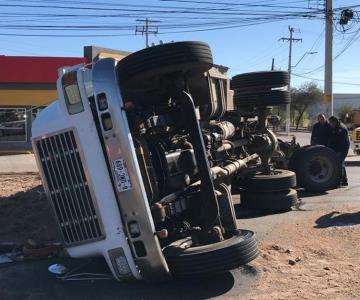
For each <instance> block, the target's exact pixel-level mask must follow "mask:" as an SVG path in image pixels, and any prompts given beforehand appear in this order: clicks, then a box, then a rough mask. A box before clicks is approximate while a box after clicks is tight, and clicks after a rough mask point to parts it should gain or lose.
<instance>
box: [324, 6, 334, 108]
mask: <svg viewBox="0 0 360 300" xmlns="http://www.w3.org/2000/svg"><path fill="white" fill-rule="evenodd" d="M325 12H326V23H325V78H324V80H325V81H324V82H325V84H324V92H325V93H324V100H325V101H326V102H328V103H330V114H331V115H333V114H334V103H333V90H332V85H333V84H332V83H333V66H332V63H333V10H332V0H325Z"/></svg>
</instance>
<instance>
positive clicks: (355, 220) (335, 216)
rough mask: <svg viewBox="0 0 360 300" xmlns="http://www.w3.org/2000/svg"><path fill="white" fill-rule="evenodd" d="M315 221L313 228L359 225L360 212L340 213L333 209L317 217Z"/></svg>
mask: <svg viewBox="0 0 360 300" xmlns="http://www.w3.org/2000/svg"><path fill="white" fill-rule="evenodd" d="M315 223H316V225H315V226H314V228H328V227H335V226H338V227H341V226H352V225H359V224H360V212H354V213H345V214H340V213H339V212H338V211H333V212H331V213H328V214H326V215H324V216H322V217H320V218H318V219H317V220H316V221H315Z"/></svg>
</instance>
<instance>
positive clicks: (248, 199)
mask: <svg viewBox="0 0 360 300" xmlns="http://www.w3.org/2000/svg"><path fill="white" fill-rule="evenodd" d="M297 200H298V196H297V191H296V190H293V189H288V190H286V191H282V192H276V193H259V192H249V191H243V193H242V194H241V204H240V205H241V207H244V208H249V209H256V210H261V211H266V212H284V211H289V210H290V209H291V207H292V206H294V205H295V204H296V202H297Z"/></svg>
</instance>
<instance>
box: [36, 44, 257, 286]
mask: <svg viewBox="0 0 360 300" xmlns="http://www.w3.org/2000/svg"><path fill="white" fill-rule="evenodd" d="M158 48H159V49H160V50H159V49H158ZM199 49H200V50H201V51H202V52H201V51H200V52H201V53H200V54H202V55H200V56H199V54H198V53H199ZM159 53H160V54H161V55H165V54H167V55H168V56H166V55H165V56H164V57H168V59H169V60H170V62H167V63H166V62H164V59H162V58H161V60H158V61H157V64H158V65H156V64H151V62H149V61H142V62H141V59H143V60H144V59H145V60H146V59H148V60H149V59H150V58H153V59H158V58H157V57H158V56H159ZM204 53H205V54H206V55H205V57H204ZM134 55H135V56H134ZM161 55H160V56H161ZM197 55H198V56H197ZM134 57H135V59H134ZM139 57H140V58H141V59H139ZM128 59H130V61H131V60H132V61H131V67H130V65H129V66H128V65H126V63H128ZM123 60H124V62H123V61H122V60H120V61H117V60H115V59H112V58H104V59H100V60H99V61H97V62H95V63H93V64H89V65H84V64H82V65H77V66H73V67H64V68H62V69H61V70H59V78H58V80H57V91H58V97H59V99H58V100H57V101H55V102H54V103H52V104H51V105H49V106H48V107H47V108H46V109H44V110H43V111H42V112H41V113H40V114H39V116H38V117H37V118H36V120H35V121H34V123H33V128H32V145H33V149H34V154H35V157H36V160H37V165H38V167H39V170H40V175H41V178H42V181H43V185H44V188H45V191H46V193H47V196H48V199H49V201H50V203H51V205H52V210H53V213H54V217H55V219H56V221H57V224H58V228H59V232H60V235H61V237H62V242H63V244H64V246H65V248H66V250H67V252H68V254H69V255H70V256H71V257H75V258H76V257H91V256H103V257H104V258H105V260H106V262H107V264H108V266H109V268H110V270H111V271H112V274H113V276H114V277H115V278H116V279H118V280H127V279H138V280H140V279H144V280H147V281H161V280H166V279H169V278H171V277H189V276H190V277H191V276H204V275H209V274H212V273H219V272H225V271H228V270H231V269H234V268H237V267H239V266H241V265H244V264H247V263H249V262H250V261H252V260H253V259H255V258H256V256H257V255H258V250H257V243H256V240H255V235H254V233H253V232H251V231H248V230H244V229H238V228H237V225H236V217H235V213H234V208H233V203H232V201H231V188H230V185H229V181H230V176H231V174H235V173H236V172H238V171H239V170H240V169H241V168H243V167H244V166H246V163H247V162H248V161H250V160H251V159H253V158H255V157H252V158H251V159H249V158H246V157H243V156H242V157H238V159H237V160H228V159H224V158H223V157H222V158H220V156H219V159H222V163H221V164H219V165H216V164H215V163H211V162H209V159H208V156H207V153H208V151H209V150H210V149H207V148H206V146H205V145H204V140H203V138H204V133H205V132H207V133H208V135H207V136H208V137H209V139H210V140H209V141H207V143H208V145H209V143H210V144H211V143H213V144H215V143H216V147H217V148H219V146H221V145H222V143H220V142H221V141H222V140H225V139H228V138H231V137H232V135H233V132H234V128H233V126H232V124H230V123H226V122H224V121H223V122H220V121H218V120H219V119H220V118H221V116H222V115H224V113H225V111H226V101H227V100H226V99H227V97H228V95H231V93H230V90H229V80H228V79H227V78H226V77H225V76H224V75H221V74H220V73H221V72H218V71H209V70H210V69H211V68H212V67H213V64H212V57H211V52H210V49H209V48H208V46H207V44H205V43H195V42H182V43H173V44H168V45H161V46H157V47H152V49H150V48H149V49H144V50H141V51H139V52H138V53H134V54H131V55H130V56H129V57H128V58H125V59H123ZM161 64H163V65H161ZM144 66H145V67H146V68H147V69H144V68H143V67H144ZM174 66H175V67H174ZM174 68H175V69H174ZM136 70H138V72H137V73H135V71H136ZM217 70H218V69H217ZM154 74H156V76H155V75H154ZM179 74H180V75H179ZM211 74H212V75H211ZM135 75H136V76H135ZM153 75H154V76H153ZM130 78H131V84H130V81H128V79H130ZM185 79H186V80H185ZM185 83H186V84H188V85H192V86H193V88H192V90H193V91H194V94H196V95H199V101H198V102H197V104H196V106H197V107H195V105H194V101H197V100H194V101H193V99H192V97H191V95H190V93H189V92H188V90H187V89H185V85H184V84H185ZM152 85H153V86H156V94H152V96H151V93H153V92H154V89H153V88H152V87H151V86H152ZM170 85H171V87H170ZM144 91H145V92H144ZM169 91H170V94H167V93H169ZM195 91H196V92H195ZM169 95H170V97H169ZM206 97H208V98H211V101H210V100H206ZM145 98H146V99H145ZM149 98H151V99H152V100H149ZM200 98H201V99H200ZM204 98H205V100H204ZM203 100H204V101H205V102H206V103H204V104H202V103H203V102H202V101H203ZM209 103H210V104H209ZM201 119H202V120H201ZM209 120H212V121H209ZM215 120H217V121H215ZM202 123H207V124H202ZM211 128H212V129H211ZM211 130H214V132H213V133H212V132H211ZM215 131H216V132H215ZM216 141H218V142H216ZM225 144H226V143H224V145H225ZM229 145H230V144H229ZM229 145H227V146H226V145H225V148H226V149H228V150H230V148H231V147H230V148H229ZM221 151H222V152H223V151H224V150H221ZM221 151H220V150H219V152H221ZM243 159H245V160H243ZM216 174H217V175H216ZM216 177H217V178H218V179H217V180H215V178H216ZM221 178H222V179H221ZM226 179H227V180H226ZM209 258H210V261H209Z"/></svg>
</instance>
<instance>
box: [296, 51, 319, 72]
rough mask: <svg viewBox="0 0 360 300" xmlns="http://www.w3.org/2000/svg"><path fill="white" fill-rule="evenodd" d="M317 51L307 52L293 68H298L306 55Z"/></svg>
mask: <svg viewBox="0 0 360 300" xmlns="http://www.w3.org/2000/svg"><path fill="white" fill-rule="evenodd" d="M316 53H317V52H315V51H312V52H305V53H304V55H303V56H302V57H301V58H300V59H299V61H298V62H297V63H296V65H295V66H293V68H296V66H297V65H298V64H299V63H300V62H301V61H302V60H303V59H304V57H305V56H306V55H308V54H316Z"/></svg>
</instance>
